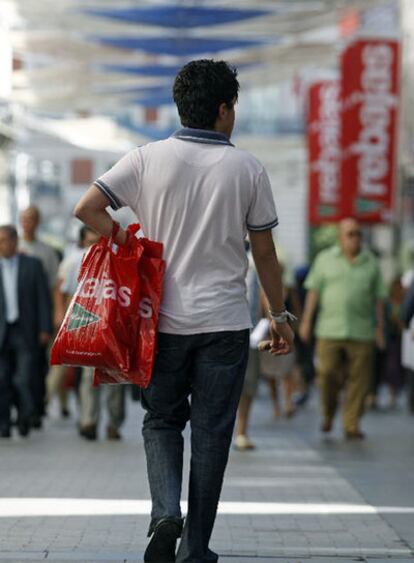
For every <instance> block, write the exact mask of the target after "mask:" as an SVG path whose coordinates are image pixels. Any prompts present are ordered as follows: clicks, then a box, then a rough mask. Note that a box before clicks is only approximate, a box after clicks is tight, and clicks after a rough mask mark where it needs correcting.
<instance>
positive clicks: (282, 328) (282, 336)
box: [270, 321, 295, 356]
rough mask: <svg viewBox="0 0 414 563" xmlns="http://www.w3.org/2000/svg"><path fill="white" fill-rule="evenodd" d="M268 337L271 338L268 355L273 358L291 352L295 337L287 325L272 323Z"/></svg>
mask: <svg viewBox="0 0 414 563" xmlns="http://www.w3.org/2000/svg"><path fill="white" fill-rule="evenodd" d="M270 336H271V337H272V343H271V346H270V353H271V354H272V355H273V356H280V355H283V354H289V352H292V350H293V340H294V338H295V336H294V334H293V330H292V329H291V328H290V325H289V323H287V322H286V323H276V322H275V321H272V322H271V324H270Z"/></svg>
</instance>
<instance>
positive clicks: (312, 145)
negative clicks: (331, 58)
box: [307, 80, 343, 225]
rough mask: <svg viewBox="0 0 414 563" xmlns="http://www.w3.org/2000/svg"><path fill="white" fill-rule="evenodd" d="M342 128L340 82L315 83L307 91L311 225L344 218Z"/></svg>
mask: <svg viewBox="0 0 414 563" xmlns="http://www.w3.org/2000/svg"><path fill="white" fill-rule="evenodd" d="M339 127H340V113H339V84H338V82H337V81H335V80H326V81H323V82H315V83H314V84H313V85H312V86H311V87H310V88H309V92H308V126H307V136H308V156H309V199H308V214H309V223H310V224H311V225H320V224H321V223H328V222H334V221H338V220H339V219H340V218H341V216H342V208H341V205H342V204H343V198H342V197H341V193H340V189H341V182H340V172H341V162H340V157H341V147H340V131H339Z"/></svg>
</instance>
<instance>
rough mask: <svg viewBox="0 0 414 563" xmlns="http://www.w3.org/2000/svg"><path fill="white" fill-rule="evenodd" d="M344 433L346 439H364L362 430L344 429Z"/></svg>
mask: <svg viewBox="0 0 414 563" xmlns="http://www.w3.org/2000/svg"><path fill="white" fill-rule="evenodd" d="M344 435H345V439H346V440H350V441H352V440H354V441H355V440H364V439H365V434H364V433H363V432H361V431H360V430H348V431H347V430H345V432H344Z"/></svg>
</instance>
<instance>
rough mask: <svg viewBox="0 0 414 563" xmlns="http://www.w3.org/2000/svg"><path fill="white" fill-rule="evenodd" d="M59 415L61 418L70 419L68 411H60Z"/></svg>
mask: <svg viewBox="0 0 414 563" xmlns="http://www.w3.org/2000/svg"><path fill="white" fill-rule="evenodd" d="M60 415H61V417H62V418H70V412H69V411H68V409H62V410H61V411H60Z"/></svg>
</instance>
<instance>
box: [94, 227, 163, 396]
mask: <svg viewBox="0 0 414 563" xmlns="http://www.w3.org/2000/svg"><path fill="white" fill-rule="evenodd" d="M138 230H139V225H130V226H129V227H128V231H129V232H130V233H131V234H135V233H136V232H137V231H138ZM138 243H139V244H140V245H141V246H142V248H143V254H142V256H141V259H140V261H139V264H138V277H139V280H140V299H139V309H138V310H139V325H138V334H137V335H136V336H133V338H132V339H131V367H130V369H129V370H127V371H120V370H102V369H95V373H94V384H95V385H98V384H100V383H134V384H135V385H138V386H139V387H143V388H146V387H148V385H149V383H150V380H151V374H152V368H153V364H154V356H155V348H156V342H157V325H158V316H159V310H160V304H161V293H162V282H163V278H164V271H165V262H164V260H162V253H163V245H162V244H161V243H159V242H155V241H151V240H148V239H146V238H141V239H138ZM131 334H132V333H131Z"/></svg>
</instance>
